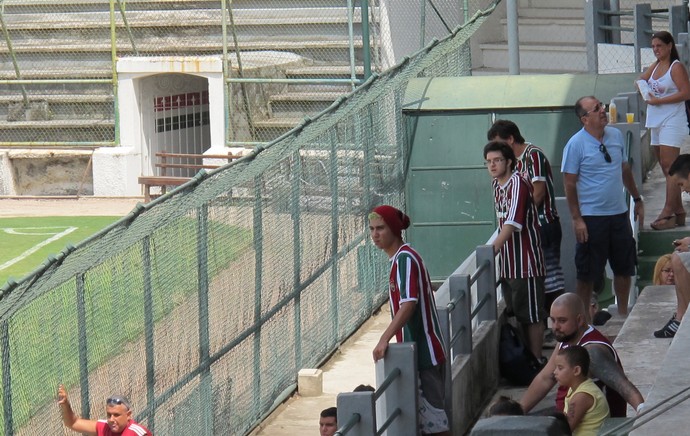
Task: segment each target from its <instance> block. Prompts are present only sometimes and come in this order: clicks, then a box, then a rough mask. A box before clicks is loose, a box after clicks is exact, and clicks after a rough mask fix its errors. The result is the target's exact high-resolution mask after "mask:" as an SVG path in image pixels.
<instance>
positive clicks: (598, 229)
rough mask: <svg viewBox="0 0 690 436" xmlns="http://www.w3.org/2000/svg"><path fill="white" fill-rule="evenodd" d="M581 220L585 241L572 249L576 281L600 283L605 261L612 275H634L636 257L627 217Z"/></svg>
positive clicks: (623, 215)
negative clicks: (585, 228) (584, 229)
mask: <svg viewBox="0 0 690 436" xmlns="http://www.w3.org/2000/svg"><path fill="white" fill-rule="evenodd" d="M582 218H583V220H584V221H585V224H586V225H587V234H588V235H589V238H588V240H587V242H584V243H580V242H578V243H577V245H576V246H575V268H576V269H577V279H578V280H580V281H582V282H588V283H589V282H592V283H593V282H596V281H597V280H600V279H601V277H603V275H604V268H605V267H606V261H607V260H608V262H609V265H611V270H612V271H613V274H614V275H616V276H633V275H635V266H636V264H637V253H636V252H635V249H636V248H635V239H634V238H633V235H632V229H631V228H630V221H628V213H627V212H623V213H621V214H618V215H611V216H585V217H582Z"/></svg>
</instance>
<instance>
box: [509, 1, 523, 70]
mask: <svg viewBox="0 0 690 436" xmlns="http://www.w3.org/2000/svg"><path fill="white" fill-rule="evenodd" d="M506 9H507V18H508V19H507V21H508V74H512V75H517V74H520V38H519V32H518V5H517V0H508V3H506Z"/></svg>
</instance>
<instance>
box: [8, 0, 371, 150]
mask: <svg viewBox="0 0 690 436" xmlns="http://www.w3.org/2000/svg"><path fill="white" fill-rule="evenodd" d="M344 4H345V2H344V1H343V0H304V1H301V2H300V1H298V2H288V1H285V0H278V1H267V0H236V1H234V2H233V13H234V22H235V26H236V34H237V36H238V45H239V50H240V51H241V52H249V51H259V50H260V51H280V52H291V53H296V54H298V55H301V56H303V57H304V58H306V61H305V62H303V66H300V67H299V68H293V69H289V70H287V71H285V76H286V77H288V78H298V79H299V78H338V79H343V78H344V79H347V78H350V74H351V73H350V67H349V59H350V49H349V41H348V33H347V26H348V23H347V12H346V7H344V6H343V5H344ZM123 7H126V17H127V21H128V24H129V26H130V28H131V29H132V33H133V35H134V39H135V45H136V49H137V50H138V54H139V55H140V56H168V55H185V54H188V55H220V54H221V53H222V32H221V30H222V29H221V26H220V23H221V15H220V2H218V1H203V0H198V1H197V0H178V1H155V0H154V1H148V0H146V1H138V0H130V1H127V2H126V4H125V3H123ZM3 8H4V14H3V18H4V26H5V27H6V29H7V34H8V35H9V38H10V40H11V43H12V48H13V50H14V55H15V56H16V61H17V64H18V65H19V70H20V74H21V78H22V79H25V80H26V79H28V80H30V79H109V78H111V77H112V65H111V47H110V25H109V23H110V18H109V17H110V12H109V2H108V1H107V0H86V1H78V0H66V1H62V2H45V1H41V0H17V1H14V0H13V1H9V2H8V1H6V2H4V4H3ZM115 15H116V20H117V23H118V44H117V45H118V47H117V50H118V53H117V54H118V56H119V57H127V56H133V55H135V53H134V51H133V50H132V45H131V43H130V42H129V39H128V36H127V32H126V30H125V29H124V27H122V18H121V15H120V12H119V11H118V10H117V6H116V14H115ZM374 15H376V14H374ZM354 21H355V23H354V27H355V28H354V34H355V37H354V45H355V57H356V58H357V59H359V60H360V62H359V63H360V64H361V59H362V54H361V52H362V39H361V36H359V35H361V28H360V23H361V16H360V11H359V7H357V8H356V10H355V14H354ZM228 45H229V47H228V51H229V52H230V53H232V52H234V45H233V40H232V34H231V32H230V30H228ZM47 65H50V67H49V68H47V67H46V66H47ZM356 71H357V74H358V75H359V77H358V78H361V75H362V73H363V71H362V67H361V66H360V67H358V68H357V69H356ZM16 78H17V75H16V72H15V68H14V65H13V62H12V57H11V54H10V51H9V49H8V46H7V44H1V45H0V80H2V79H16ZM26 87H27V89H30V92H29V97H30V98H29V100H30V103H29V105H28V108H25V107H24V106H23V105H22V101H21V100H22V99H21V93H20V92H19V91H18V87H17V85H12V86H11V87H9V88H11V90H10V89H8V87H4V88H5V90H4V91H0V129H1V130H3V131H6V132H11V137H12V139H13V140H14V141H21V142H29V141H40V140H41V138H51V139H52V140H54V141H56V142H58V141H112V140H113V139H114V138H113V131H114V128H113V127H114V116H113V114H114V110H113V106H114V102H113V95H112V86H111V85H109V84H83V83H80V84H44V85H33V84H31V85H26ZM281 89H282V92H281V93H279V94H276V95H272V96H270V97H269V103H268V106H269V107H268V111H267V112H268V117H264V118H265V119H261V117H259V116H257V117H256V118H257V121H256V127H257V128H258V130H260V131H262V132H263V137H262V138H260V139H262V140H270V139H273V138H274V137H275V136H277V135H278V134H280V133H282V132H284V131H287V130H289V129H291V128H293V127H294V126H295V125H297V124H298V123H299V122H300V121H301V120H302V118H303V117H304V116H306V115H311V114H315V113H318V112H320V111H321V110H323V109H325V108H326V107H328V106H329V105H330V104H331V103H332V102H333V101H334V100H336V99H337V98H338V97H339V96H341V95H343V94H345V93H348V92H350V91H351V90H352V87H351V86H350V85H349V84H333V85H323V84H320V85H312V84H305V83H301V84H295V85H292V84H291V85H288V86H285V87H282V88H281ZM17 95H20V98H19V101H18V98H17ZM94 123H96V124H99V125H102V126H103V128H102V129H101V130H100V132H101V136H100V137H93V134H92V132H93V131H92V129H88V130H85V126H93V124H94ZM5 140H7V139H5ZM43 140H45V139H43Z"/></svg>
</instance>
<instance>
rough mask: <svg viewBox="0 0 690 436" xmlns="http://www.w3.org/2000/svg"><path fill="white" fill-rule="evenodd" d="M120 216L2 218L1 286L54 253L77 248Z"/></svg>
mask: <svg viewBox="0 0 690 436" xmlns="http://www.w3.org/2000/svg"><path fill="white" fill-rule="evenodd" d="M119 218H120V217H114V216H81V217H33V218H27V217H22V218H0V286H1V285H3V284H5V282H6V281H7V279H9V278H10V277H12V278H13V279H14V280H17V279H19V278H21V277H24V276H25V275H27V274H28V273H30V272H31V271H33V270H34V269H36V268H37V267H38V266H39V265H40V264H41V263H42V262H43V261H44V260H46V258H47V257H48V256H49V255H50V254H55V253H58V252H60V251H62V249H63V248H65V246H66V245H67V244H72V245H75V244H76V243H78V242H80V241H82V240H84V239H86V238H87V237H89V236H91V235H92V234H94V233H96V232H97V231H99V230H101V229H103V228H105V227H106V226H108V225H109V224H111V223H113V222H115V221H117V220H118V219H119Z"/></svg>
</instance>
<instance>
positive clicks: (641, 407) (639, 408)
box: [635, 403, 645, 413]
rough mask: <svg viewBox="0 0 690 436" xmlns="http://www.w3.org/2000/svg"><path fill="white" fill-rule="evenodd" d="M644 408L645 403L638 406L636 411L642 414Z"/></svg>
mask: <svg viewBox="0 0 690 436" xmlns="http://www.w3.org/2000/svg"><path fill="white" fill-rule="evenodd" d="M644 407H645V406H644V403H640V404H638V405H637V409H635V411H636V412H637V413H641V412H642V410H643V409H644Z"/></svg>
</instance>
